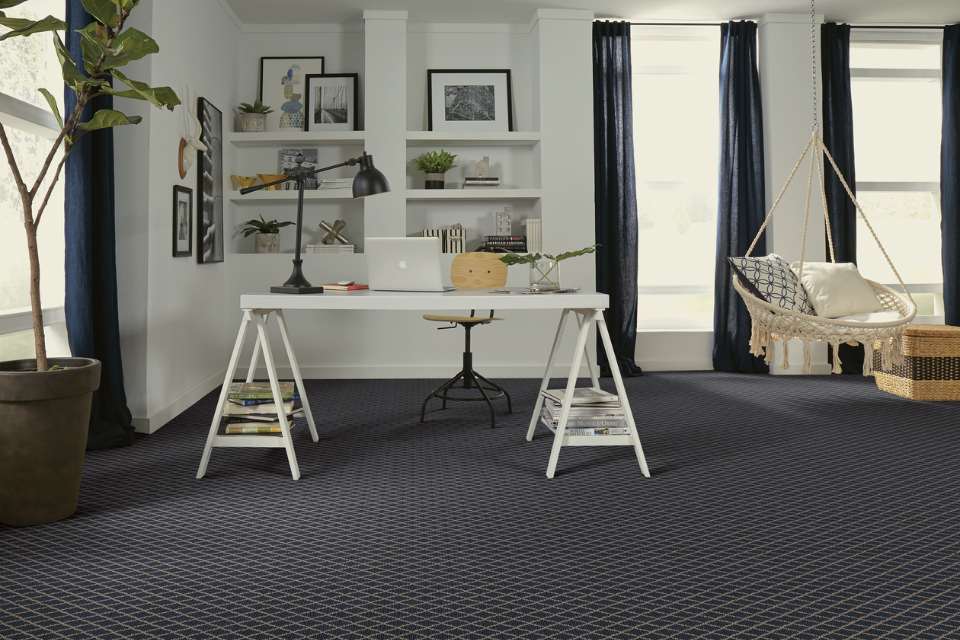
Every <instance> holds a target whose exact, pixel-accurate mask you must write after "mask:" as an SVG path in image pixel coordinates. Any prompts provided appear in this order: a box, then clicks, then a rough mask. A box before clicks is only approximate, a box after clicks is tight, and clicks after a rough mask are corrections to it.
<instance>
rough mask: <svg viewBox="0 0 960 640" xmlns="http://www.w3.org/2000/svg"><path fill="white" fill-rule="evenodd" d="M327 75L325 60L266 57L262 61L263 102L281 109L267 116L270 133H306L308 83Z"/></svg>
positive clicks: (261, 89) (261, 97) (261, 94)
mask: <svg viewBox="0 0 960 640" xmlns="http://www.w3.org/2000/svg"><path fill="white" fill-rule="evenodd" d="M321 73H323V56H266V57H263V58H260V101H261V102H266V103H267V104H278V105H280V113H276V114H269V115H268V116H267V130H270V131H272V130H275V129H303V123H304V121H305V118H304V117H303V114H304V106H303V96H304V79H305V78H306V77H307V76H308V75H311V74H321Z"/></svg>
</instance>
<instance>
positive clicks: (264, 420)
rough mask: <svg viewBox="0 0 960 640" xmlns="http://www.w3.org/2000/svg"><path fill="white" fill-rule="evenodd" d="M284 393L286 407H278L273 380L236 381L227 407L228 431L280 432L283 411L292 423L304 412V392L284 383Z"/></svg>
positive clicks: (284, 405)
mask: <svg viewBox="0 0 960 640" xmlns="http://www.w3.org/2000/svg"><path fill="white" fill-rule="evenodd" d="M280 394H281V396H282V397H283V407H282V408H278V407H277V405H276V403H275V402H274V401H273V391H272V390H271V389H270V383H269V382H234V383H232V384H231V385H230V389H229V391H228V392H227V405H226V406H225V407H224V409H223V417H224V420H225V426H224V433H226V434H227V435H241V434H243V435H249V434H260V433H280V422H279V420H278V415H279V412H280V411H283V412H284V414H286V416H287V423H288V424H290V425H291V426H292V425H293V419H294V418H295V417H296V416H299V415H302V414H303V408H302V406H301V404H300V395H299V394H298V393H297V390H296V388H295V387H294V384H293V383H292V382H281V383H280Z"/></svg>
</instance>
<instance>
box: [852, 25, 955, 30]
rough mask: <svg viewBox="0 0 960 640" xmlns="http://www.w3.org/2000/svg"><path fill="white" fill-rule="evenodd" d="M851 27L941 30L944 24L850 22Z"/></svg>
mask: <svg viewBox="0 0 960 640" xmlns="http://www.w3.org/2000/svg"><path fill="white" fill-rule="evenodd" d="M850 28H851V29H870V30H875V29H899V30H908V29H924V30H926V29H938V30H941V31H942V30H943V29H944V28H945V27H944V25H933V24H851V25H850Z"/></svg>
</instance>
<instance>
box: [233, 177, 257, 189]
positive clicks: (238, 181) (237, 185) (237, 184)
mask: <svg viewBox="0 0 960 640" xmlns="http://www.w3.org/2000/svg"><path fill="white" fill-rule="evenodd" d="M259 182H260V178H258V177H257V176H234V175H232V176H230V185H231V186H232V187H233V190H234V191H239V190H240V189H243V188H244V187H252V186H253V185H255V184H257V183H259Z"/></svg>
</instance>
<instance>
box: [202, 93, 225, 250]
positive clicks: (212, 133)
mask: <svg viewBox="0 0 960 640" xmlns="http://www.w3.org/2000/svg"><path fill="white" fill-rule="evenodd" d="M197 118H198V119H199V120H200V141H201V142H202V143H203V144H205V145H206V147H207V150H206V151H198V152H197V194H198V195H197V262H199V263H200V264H207V263H211V262H223V114H222V113H220V110H219V109H217V108H216V107H215V106H213V104H212V103H211V102H210V101H208V100H206V99H205V98H197Z"/></svg>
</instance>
